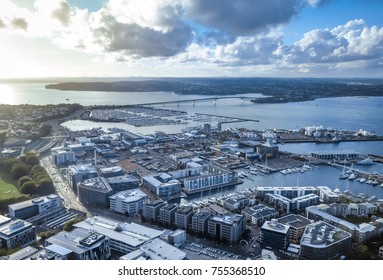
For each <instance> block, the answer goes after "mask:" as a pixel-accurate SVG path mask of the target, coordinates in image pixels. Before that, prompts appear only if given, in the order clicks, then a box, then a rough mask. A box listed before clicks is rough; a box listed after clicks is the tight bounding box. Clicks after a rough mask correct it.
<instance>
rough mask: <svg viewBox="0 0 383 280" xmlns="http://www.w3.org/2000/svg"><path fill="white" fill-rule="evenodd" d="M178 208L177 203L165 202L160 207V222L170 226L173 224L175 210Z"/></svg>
mask: <svg viewBox="0 0 383 280" xmlns="http://www.w3.org/2000/svg"><path fill="white" fill-rule="evenodd" d="M177 209H178V206H177V204H174V203H170V204H165V205H164V206H162V207H161V208H160V213H159V219H158V221H160V222H161V223H162V224H165V225H168V226H171V225H173V224H174V221H175V215H176V211H177Z"/></svg>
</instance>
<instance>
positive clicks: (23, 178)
mask: <svg viewBox="0 0 383 280" xmlns="http://www.w3.org/2000/svg"><path fill="white" fill-rule="evenodd" d="M29 181H33V179H32V178H31V177H29V176H23V177H21V178H20V179H19V180H18V181H17V185H18V186H19V189H20V188H21V186H22V185H23V184H24V183H25V182H29Z"/></svg>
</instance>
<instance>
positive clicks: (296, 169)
mask: <svg viewBox="0 0 383 280" xmlns="http://www.w3.org/2000/svg"><path fill="white" fill-rule="evenodd" d="M312 168H313V167H312V166H310V165H308V164H305V165H303V166H302V167H293V168H287V169H282V170H281V171H279V172H281V173H282V174H283V175H287V174H293V173H299V172H300V173H304V172H306V171H309V170H311V169H312Z"/></svg>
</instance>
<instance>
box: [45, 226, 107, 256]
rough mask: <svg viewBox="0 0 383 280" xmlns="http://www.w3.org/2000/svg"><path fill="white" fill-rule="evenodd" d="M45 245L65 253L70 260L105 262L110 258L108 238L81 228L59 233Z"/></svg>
mask: <svg viewBox="0 0 383 280" xmlns="http://www.w3.org/2000/svg"><path fill="white" fill-rule="evenodd" d="M47 243H48V244H49V245H56V249H61V251H66V252H67V255H68V259H70V260H107V259H109V258H110V256H111V250H110V243H109V237H107V236H105V235H103V234H100V233H98V232H89V231H88V230H86V229H82V228H76V229H74V230H72V231H71V232H66V231H62V232H59V233H58V234H56V235H54V236H52V237H50V238H48V239H47Z"/></svg>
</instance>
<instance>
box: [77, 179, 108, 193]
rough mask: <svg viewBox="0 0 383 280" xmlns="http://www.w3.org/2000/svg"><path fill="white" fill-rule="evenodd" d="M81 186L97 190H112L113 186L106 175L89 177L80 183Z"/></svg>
mask: <svg viewBox="0 0 383 280" xmlns="http://www.w3.org/2000/svg"><path fill="white" fill-rule="evenodd" d="M78 187H79V188H80V187H81V188H86V189H92V190H97V191H99V192H112V191H113V190H112V188H111V187H110V185H109V183H108V182H107V181H106V179H105V178H104V177H97V178H92V179H87V180H84V181H82V182H80V183H79V184H78Z"/></svg>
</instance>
